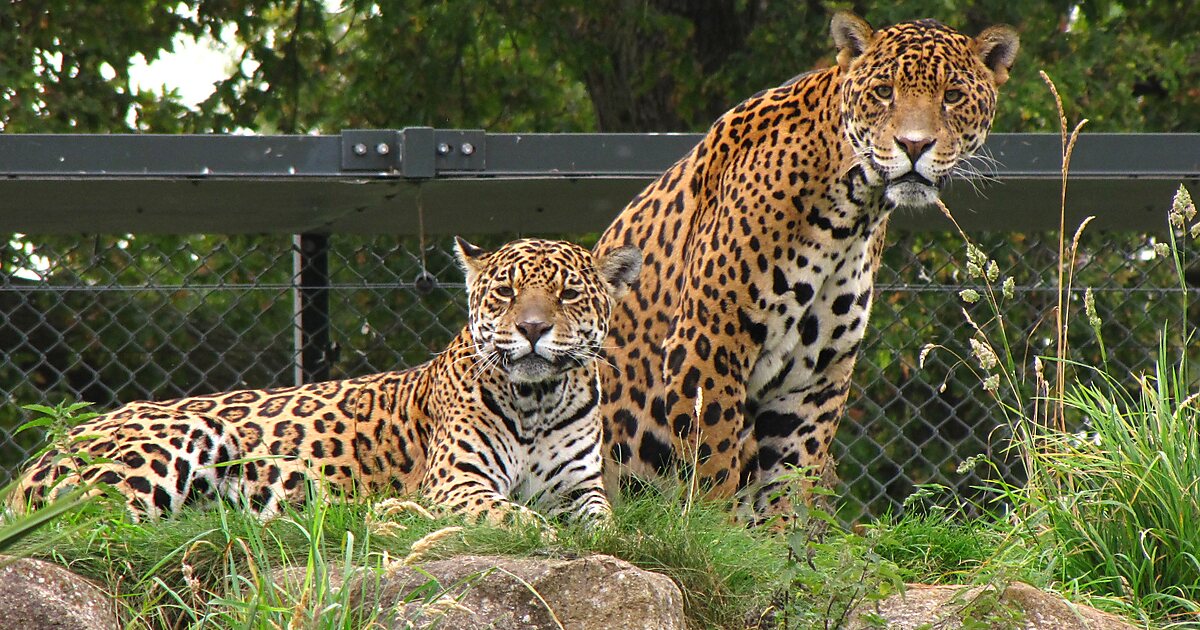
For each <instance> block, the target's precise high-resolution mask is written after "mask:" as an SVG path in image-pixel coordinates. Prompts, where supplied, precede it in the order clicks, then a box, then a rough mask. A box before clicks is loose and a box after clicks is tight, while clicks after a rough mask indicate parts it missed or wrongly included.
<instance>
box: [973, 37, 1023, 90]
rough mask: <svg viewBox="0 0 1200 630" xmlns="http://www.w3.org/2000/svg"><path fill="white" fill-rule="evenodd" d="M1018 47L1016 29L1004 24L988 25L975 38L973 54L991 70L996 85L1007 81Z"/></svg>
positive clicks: (1019, 47) (1019, 41)
mask: <svg viewBox="0 0 1200 630" xmlns="http://www.w3.org/2000/svg"><path fill="white" fill-rule="evenodd" d="M1020 49H1021V38H1020V37H1019V36H1018V35H1017V31H1016V29H1014V28H1013V27H1011V26H1008V25H1005V24H997V25H996V26H990V27H988V28H987V29H986V30H985V31H983V32H982V33H980V34H979V37H976V38H975V54H977V55H979V58H980V59H982V60H983V65H985V66H987V67H988V69H989V70H991V71H992V77H993V78H994V79H995V82H996V85H997V86H1000V85H1003V84H1004V82H1005V81H1008V71H1009V69H1010V68H1012V65H1013V61H1015V60H1016V58H1017V51H1018V50H1020Z"/></svg>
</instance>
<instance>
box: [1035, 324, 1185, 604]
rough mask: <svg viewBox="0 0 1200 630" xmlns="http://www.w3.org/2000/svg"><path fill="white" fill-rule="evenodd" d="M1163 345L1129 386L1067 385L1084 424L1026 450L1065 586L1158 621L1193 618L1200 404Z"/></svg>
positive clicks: (1068, 399) (1070, 402)
mask: <svg viewBox="0 0 1200 630" xmlns="http://www.w3.org/2000/svg"><path fill="white" fill-rule="evenodd" d="M1170 354H1171V353H1170V352H1169V351H1168V349H1167V348H1166V346H1165V344H1164V345H1163V347H1162V348H1160V350H1159V356H1158V361H1157V370H1156V373H1155V374H1154V375H1149V376H1145V377H1143V378H1142V379H1141V382H1140V384H1139V387H1138V388H1137V389H1136V390H1135V391H1134V392H1132V393H1130V392H1127V391H1126V390H1125V389H1124V388H1123V387H1121V385H1120V383H1118V382H1114V381H1113V380H1112V379H1111V378H1109V377H1107V375H1102V376H1103V378H1101V379H1100V381H1099V383H1100V384H1099V385H1090V386H1089V385H1079V386H1076V387H1073V388H1072V389H1070V390H1069V391H1068V392H1067V395H1066V396H1065V402H1066V405H1067V408H1068V409H1069V410H1071V411H1074V412H1076V413H1078V414H1080V415H1081V417H1086V418H1087V421H1088V425H1089V427H1090V430H1089V431H1086V432H1081V433H1079V434H1047V435H1045V436H1044V439H1043V440H1042V441H1041V442H1040V443H1039V444H1038V445H1037V446H1038V448H1037V449H1036V450H1035V451H1034V452H1033V462H1034V464H1035V470H1036V473H1037V474H1036V476H1035V478H1034V483H1035V484H1036V487H1035V488H1033V490H1036V491H1037V494H1036V496H1037V503H1036V505H1037V507H1039V508H1040V509H1041V510H1042V511H1044V514H1045V520H1046V523H1047V528H1048V531H1049V532H1050V533H1051V534H1052V535H1053V537H1054V539H1055V541H1056V542H1055V548H1056V550H1057V551H1058V556H1059V559H1060V566H1059V577H1060V579H1061V580H1062V582H1063V583H1064V584H1067V585H1068V586H1070V587H1073V588H1077V589H1080V590H1086V591H1089V592H1091V593H1095V594H1098V595H1102V596H1107V597H1111V598H1115V599H1118V600H1120V601H1124V602H1128V603H1129V604H1130V605H1132V607H1134V608H1136V609H1138V610H1141V611H1145V612H1146V613H1148V614H1149V615H1150V616H1151V617H1153V618H1156V619H1159V620H1160V621H1163V622H1168V623H1169V622H1192V623H1194V622H1196V621H1197V620H1198V619H1200V410H1198V409H1197V407H1196V404H1197V402H1198V400H1197V394H1196V385H1195V381H1193V380H1192V379H1191V378H1190V377H1189V375H1188V371H1187V365H1186V360H1183V361H1182V362H1180V363H1179V364H1176V365H1172V364H1171V361H1170V360H1169V359H1168V357H1169V356H1170Z"/></svg>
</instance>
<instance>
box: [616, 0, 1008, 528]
mask: <svg viewBox="0 0 1200 630" xmlns="http://www.w3.org/2000/svg"><path fill="white" fill-rule="evenodd" d="M831 26H832V29H831V30H832V34H833V42H834V44H835V46H836V48H837V62H836V64H833V65H831V66H830V67H828V68H825V69H822V70H816V71H813V72H809V73H807V74H802V75H800V76H798V77H796V78H794V79H792V80H791V81H788V82H787V83H785V84H783V85H781V86H779V87H776V88H773V89H769V90H766V91H764V92H761V93H759V94H757V95H755V96H752V97H750V98H749V99H748V100H746V101H745V102H743V103H741V104H740V105H738V106H736V107H734V108H733V109H732V110H730V111H729V112H727V113H726V114H724V115H723V116H722V117H721V118H720V119H719V120H717V121H716V122H715V123H714V124H713V125H712V127H711V128H710V129H709V131H708V133H707V135H706V136H705V137H704V138H703V140H701V141H700V143H699V144H698V145H697V146H696V147H695V148H693V149H692V150H691V151H690V152H689V153H688V154H687V155H685V156H684V157H683V158H682V159H681V160H680V161H679V162H678V163H676V164H675V165H674V166H672V167H671V168H670V169H669V170H667V172H666V173H664V174H663V175H662V176H661V177H660V178H659V179H658V180H657V181H655V182H654V183H652V184H650V185H649V186H648V187H647V188H646V189H645V190H644V191H643V192H642V193H640V194H639V195H638V196H637V197H635V198H634V199H633V201H631V202H630V203H629V205H628V206H627V207H626V208H625V209H624V211H622V212H621V213H620V215H619V216H618V217H617V218H616V220H615V221H614V223H613V224H612V225H611V226H610V227H609V228H608V230H607V231H606V232H604V234H603V235H602V236H601V238H600V240H599V242H598V243H597V245H596V248H595V251H596V252H597V253H598V254H600V255H603V254H605V253H607V252H613V251H615V250H616V249H617V248H618V247H622V246H628V245H633V246H636V247H639V248H641V249H642V251H643V252H644V253H645V265H646V267H647V270H646V272H645V273H643V274H642V276H641V278H640V280H639V281H638V283H637V284H636V285H635V287H634V288H633V290H632V291H631V292H630V293H629V294H628V295H627V296H626V297H625V298H624V300H623V301H622V302H621V303H620V304H619V305H618V306H617V308H616V310H615V311H614V315H613V322H612V329H611V332H610V333H609V341H608V343H607V346H606V347H607V351H606V358H607V363H606V364H605V365H604V366H602V368H601V381H602V385H601V389H602V391H603V401H602V407H603V415H604V417H605V422H606V424H605V442H606V447H605V448H606V452H607V453H608V455H609V456H610V457H611V459H612V460H614V461H615V462H616V463H617V464H618V466H617V467H616V469H617V470H619V471H620V472H622V473H624V474H633V475H637V476H643V477H650V478H653V477H658V476H662V475H665V474H675V473H673V472H670V471H672V470H678V469H680V468H681V466H680V464H686V463H690V462H696V466H695V471H696V472H695V474H696V475H697V476H698V478H699V479H698V480H699V482H700V483H702V484H704V485H705V486H706V487H707V488H708V489H709V492H710V494H711V495H715V496H723V497H728V496H739V497H742V498H743V499H744V503H743V505H744V506H746V507H748V508H750V509H751V510H752V512H753V514H755V515H756V516H757V517H758V518H762V517H766V516H768V515H772V514H779V513H786V512H787V511H788V510H789V508H788V502H787V501H786V500H783V499H781V498H780V496H779V495H780V493H779V492H777V490H778V485H779V483H778V480H779V478H780V476H781V475H783V474H784V473H785V472H786V471H787V470H788V469H789V468H790V467H811V468H812V469H814V470H816V471H820V470H821V469H822V467H823V466H824V464H825V463H826V458H827V455H828V452H829V446H830V441H831V440H832V439H833V437H834V433H835V432H836V430H837V427H838V422H839V420H840V418H841V415H842V410H843V407H844V405H845V402H846V396H847V392H848V388H849V385H850V376H851V372H852V369H853V366H854V361H855V357H856V355H857V354H858V349H859V344H860V343H861V341H862V339H863V334H864V330H865V328H866V326H867V316H868V315H869V314H870V311H871V299H872V288H873V284H874V278H875V272H876V269H877V268H878V266H879V260H880V254H881V252H882V250H883V247H884V240H885V230H886V227H887V222H888V216H889V215H890V214H891V213H892V211H893V210H895V209H896V208H915V207H920V206H926V205H929V204H931V203H934V202H936V200H937V197H938V194H939V190H940V188H941V187H942V186H943V185H944V184H945V183H946V181H947V180H948V179H949V177H950V175H951V174H952V173H954V172H955V168H956V167H958V166H959V165H960V164H962V162H963V160H965V159H966V158H967V157H968V156H970V155H971V154H972V153H973V152H974V151H976V150H978V149H979V148H980V147H981V146H982V145H983V142H984V139H985V138H986V137H987V134H988V131H989V129H990V128H991V121H992V116H993V113H994V112H995V108H996V94H997V88H998V87H999V86H1000V85H1001V84H1003V83H1004V82H1005V81H1006V80H1007V79H1008V73H1009V69H1010V68H1011V66H1012V63H1013V60H1014V58H1015V56H1016V54H1017V49H1018V46H1019V42H1018V37H1017V34H1016V32H1015V31H1014V30H1013V29H1012V28H1010V27H1008V26H1002V25H1000V26H993V27H990V28H988V29H986V30H984V31H983V32H982V34H980V35H979V36H978V37H974V38H972V37H968V36H965V35H962V34H960V33H958V32H956V31H954V30H952V29H950V28H948V27H946V26H944V25H942V24H940V23H938V22H935V21H933V20H917V21H912V22H904V23H901V24H896V25H894V26H890V27H887V28H883V29H880V30H878V31H875V30H872V28H871V27H870V26H869V25H868V24H867V23H866V22H865V21H864V20H862V19H861V18H859V17H858V16H855V15H853V14H851V13H844V12H843V13H838V14H836V15H835V16H834V17H833V20H832V25H831ZM610 366H611V367H610ZM683 468H686V466H685V467H683ZM614 482H615V477H609V479H608V483H609V484H610V490H612V488H611V484H612V483H614ZM743 488H749V489H750V490H749V491H745V492H741V491H740V490H741V489H743Z"/></svg>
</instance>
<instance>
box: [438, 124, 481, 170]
mask: <svg viewBox="0 0 1200 630" xmlns="http://www.w3.org/2000/svg"><path fill="white" fill-rule="evenodd" d="M434 141H435V143H436V145H437V146H436V151H437V170H439V171H482V170H484V169H485V168H487V133H486V132H484V130H482V129H438V130H437V131H435V132H434Z"/></svg>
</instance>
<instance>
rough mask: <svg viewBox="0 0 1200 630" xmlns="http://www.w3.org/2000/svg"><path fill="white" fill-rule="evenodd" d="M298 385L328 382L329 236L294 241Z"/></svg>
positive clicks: (295, 346) (298, 238)
mask: <svg viewBox="0 0 1200 630" xmlns="http://www.w3.org/2000/svg"><path fill="white" fill-rule="evenodd" d="M293 239H294V240H293V243H294V248H293V249H294V258H293V261H294V265H295V277H296V282H295V283H294V284H295V289H294V290H293V303H294V304H295V324H294V329H293V339H294V348H295V357H296V363H295V372H294V374H295V383H296V384H297V385H303V384H304V383H313V382H317V381H325V380H329V365H330V363H331V357H330V352H331V350H332V348H331V347H330V342H329V235H328V234H297V235H295V236H294V237H293Z"/></svg>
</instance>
